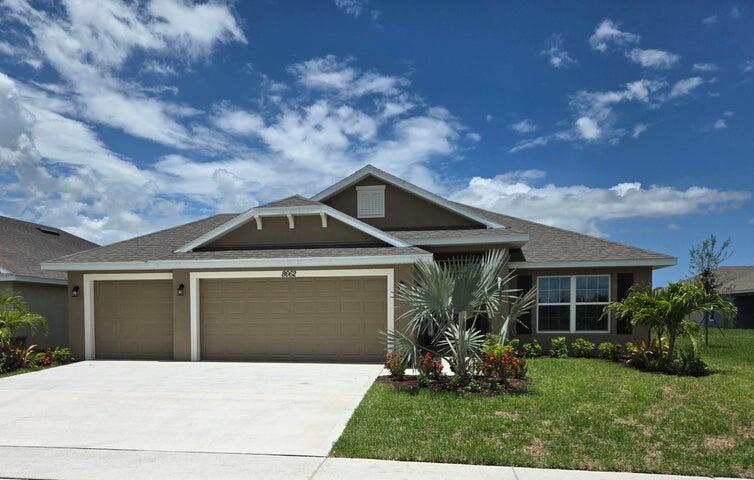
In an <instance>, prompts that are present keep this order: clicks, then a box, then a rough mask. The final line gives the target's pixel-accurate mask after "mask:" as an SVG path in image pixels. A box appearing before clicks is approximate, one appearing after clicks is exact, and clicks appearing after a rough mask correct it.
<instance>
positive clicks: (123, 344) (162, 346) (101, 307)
mask: <svg viewBox="0 0 754 480" xmlns="http://www.w3.org/2000/svg"><path fill="white" fill-rule="evenodd" d="M94 338H95V348H94V350H95V356H96V358H102V359H105V358H109V359H172V358H173V300H172V282H171V281H170V280H128V281H95V282H94Z"/></svg>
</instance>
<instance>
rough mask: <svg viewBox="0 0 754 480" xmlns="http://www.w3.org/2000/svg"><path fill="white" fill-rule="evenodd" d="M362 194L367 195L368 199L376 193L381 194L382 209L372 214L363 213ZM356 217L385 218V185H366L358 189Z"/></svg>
mask: <svg viewBox="0 0 754 480" xmlns="http://www.w3.org/2000/svg"><path fill="white" fill-rule="evenodd" d="M362 192H363V193H365V194H366V195H367V197H370V196H371V195H373V194H374V193H381V194H382V205H381V207H382V208H381V209H380V210H379V211H377V212H372V211H370V213H367V214H363V215H362V213H361V208H360V207H361V197H362ZM356 217H357V218H385V185H365V186H361V187H356Z"/></svg>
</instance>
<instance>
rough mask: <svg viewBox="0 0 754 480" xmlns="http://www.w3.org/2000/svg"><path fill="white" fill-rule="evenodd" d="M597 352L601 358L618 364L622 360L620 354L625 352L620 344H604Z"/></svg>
mask: <svg viewBox="0 0 754 480" xmlns="http://www.w3.org/2000/svg"><path fill="white" fill-rule="evenodd" d="M597 350H599V355H600V358H604V359H605V360H612V361H613V362H617V361H618V360H620V354H621V351H622V350H623V346H622V345H621V344H620V343H613V342H602V343H600V344H599V346H598V347H597Z"/></svg>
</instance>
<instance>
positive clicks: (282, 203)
mask: <svg viewBox="0 0 754 480" xmlns="http://www.w3.org/2000/svg"><path fill="white" fill-rule="evenodd" d="M305 205H322V203H320V202H318V201H316V200H312V199H310V198H306V197H302V196H301V195H291V196H290V197H286V198H282V199H280V200H275V201H274V202H270V203H266V204H264V205H260V206H258V207H257V208H267V207H301V206H305Z"/></svg>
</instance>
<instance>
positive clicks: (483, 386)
mask: <svg viewBox="0 0 754 480" xmlns="http://www.w3.org/2000/svg"><path fill="white" fill-rule="evenodd" d="M450 378H451V377H442V378H441V379H440V380H436V381H433V382H430V383H429V384H427V385H421V384H420V383H419V379H418V378H417V377H416V376H415V375H406V376H404V377H403V378H398V377H391V376H389V375H383V376H380V377H377V381H378V382H381V383H387V384H389V385H392V386H393V388H395V389H396V390H402V391H407V392H417V391H419V389H421V388H426V389H428V390H433V391H446V392H457V393H466V394H471V395H482V396H487V397H491V396H497V395H511V394H517V393H525V392H526V391H528V389H529V386H530V385H531V383H532V381H531V379H530V378H510V379H508V380H506V381H505V382H497V386H496V387H494V386H493V385H491V382H490V379H489V378H486V377H474V379H473V380H472V383H473V384H475V385H476V386H478V389H477V388H474V389H471V388H469V386H468V385H467V386H458V385H456V384H454V383H452V382H451V381H450Z"/></svg>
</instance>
